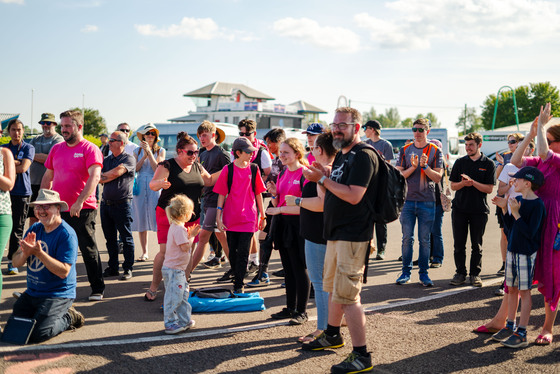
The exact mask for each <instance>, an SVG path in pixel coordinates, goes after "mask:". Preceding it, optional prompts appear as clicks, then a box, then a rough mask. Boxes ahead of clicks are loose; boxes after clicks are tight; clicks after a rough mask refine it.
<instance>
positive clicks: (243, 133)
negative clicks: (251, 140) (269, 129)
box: [239, 131, 254, 136]
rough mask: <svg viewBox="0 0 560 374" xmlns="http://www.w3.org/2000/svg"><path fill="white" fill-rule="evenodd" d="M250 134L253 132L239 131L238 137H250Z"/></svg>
mask: <svg viewBox="0 0 560 374" xmlns="http://www.w3.org/2000/svg"><path fill="white" fill-rule="evenodd" d="M252 133H254V131H248V132H243V131H239V136H251V134H252Z"/></svg>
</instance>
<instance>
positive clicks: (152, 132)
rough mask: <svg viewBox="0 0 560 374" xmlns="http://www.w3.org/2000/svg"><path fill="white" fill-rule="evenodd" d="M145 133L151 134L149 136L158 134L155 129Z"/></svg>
mask: <svg viewBox="0 0 560 374" xmlns="http://www.w3.org/2000/svg"><path fill="white" fill-rule="evenodd" d="M145 135H149V136H156V135H157V134H156V132H155V131H148V132H147V133H145V134H144V136H145Z"/></svg>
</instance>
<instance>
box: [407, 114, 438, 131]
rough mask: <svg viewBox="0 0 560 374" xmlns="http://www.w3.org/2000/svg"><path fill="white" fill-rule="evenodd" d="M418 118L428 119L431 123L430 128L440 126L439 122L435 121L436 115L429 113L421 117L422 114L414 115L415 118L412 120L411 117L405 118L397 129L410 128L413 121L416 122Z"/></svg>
mask: <svg viewBox="0 0 560 374" xmlns="http://www.w3.org/2000/svg"><path fill="white" fill-rule="evenodd" d="M418 118H427V119H429V120H430V122H431V123H432V127H440V126H441V125H440V123H439V121H438V119H437V117H436V115H435V114H433V113H431V112H429V113H428V114H426V115H423V114H422V113H418V114H417V115H416V117H414V118H412V117H407V118H405V119H404V120H403V121H402V122H401V124H400V126H399V127H405V128H407V127H412V125H413V124H414V121H415V120H417V119H418Z"/></svg>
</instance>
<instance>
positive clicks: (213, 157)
mask: <svg viewBox="0 0 560 374" xmlns="http://www.w3.org/2000/svg"><path fill="white" fill-rule="evenodd" d="M200 163H201V164H202V166H204V169H206V171H207V172H208V173H210V174H214V173H215V172H217V171H221V170H222V169H223V168H224V166H226V165H228V164H230V163H231V161H230V159H229V154H228V153H227V151H225V150H224V149H223V148H222V147H220V146H219V145H215V146H214V147H213V148H212V149H211V150H209V151H206V150H205V151H204V152H202V153H201V154H200ZM213 188H214V187H213V186H212V187H204V189H203V190H202V198H203V200H204V207H205V208H215V207H216V206H217V204H218V194H217V193H215V192H214V191H213Z"/></svg>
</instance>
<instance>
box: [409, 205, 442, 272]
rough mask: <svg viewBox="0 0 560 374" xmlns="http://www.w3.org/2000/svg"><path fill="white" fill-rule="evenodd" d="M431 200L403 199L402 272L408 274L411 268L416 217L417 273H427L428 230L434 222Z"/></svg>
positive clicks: (428, 254) (433, 206)
mask: <svg viewBox="0 0 560 374" xmlns="http://www.w3.org/2000/svg"><path fill="white" fill-rule="evenodd" d="M435 205H436V204H435V202H433V201H409V200H407V201H405V203H404V207H403V210H402V212H401V217H400V221H401V226H402V233H403V238H402V258H403V262H402V273H403V274H406V275H410V272H411V270H412V252H413V245H414V226H415V225H416V218H418V242H419V244H420V254H419V256H418V267H419V268H420V271H419V274H428V266H429V260H430V232H431V231H432V226H433V224H434V215H435V211H436V207H435Z"/></svg>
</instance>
